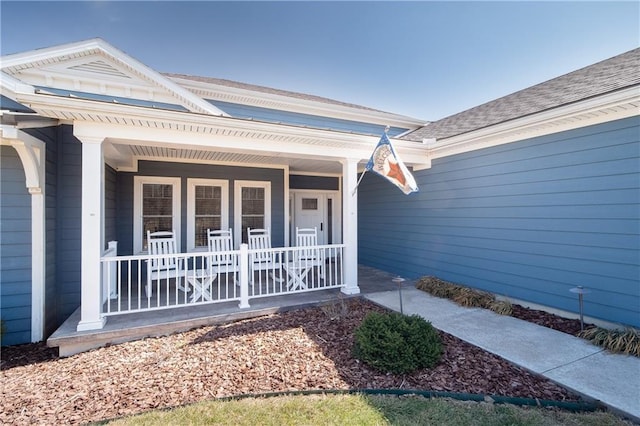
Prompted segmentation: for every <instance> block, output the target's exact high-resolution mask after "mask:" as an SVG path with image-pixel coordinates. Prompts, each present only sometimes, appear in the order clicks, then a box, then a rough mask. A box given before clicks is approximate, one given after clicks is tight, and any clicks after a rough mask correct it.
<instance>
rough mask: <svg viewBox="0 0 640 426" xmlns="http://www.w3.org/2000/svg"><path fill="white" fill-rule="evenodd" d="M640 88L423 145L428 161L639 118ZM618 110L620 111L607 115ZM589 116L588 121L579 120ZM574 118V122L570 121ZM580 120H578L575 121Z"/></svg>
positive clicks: (606, 95)
mask: <svg viewBox="0 0 640 426" xmlns="http://www.w3.org/2000/svg"><path fill="white" fill-rule="evenodd" d="M639 104H640V87H639V86H634V87H631V88H627V89H623V90H619V91H616V92H612V93H608V94H605V95H602V96H598V97H596V98H592V99H587V100H584V101H581V102H576V103H573V104H569V105H565V106H561V107H558V108H553V109H550V110H548V111H543V112H540V113H537V114H533V115H531V116H527V117H522V118H518V119H514V120H510V121H507V122H505V123H500V124H496V125H494V126H490V127H486V128H484V129H479V130H476V131H472V132H469V133H465V134H462V135H458V136H453V137H450V138H444V139H438V140H437V141H435V142H431V141H428V140H427V142H431V143H425V145H426V146H427V147H428V148H429V155H430V157H431V158H441V157H446V156H449V155H454V154H461V153H464V152H469V151H475V150H478V149H484V148H490V147H492V146H498V145H502V144H505V143H510V142H516V141H519V140H523V139H529V138H533V137H538V136H544V135H547V134H551V133H557V132H560V131H566V130H571V129H576V128H580V127H585V126H589V125H594V124H601V123H606V122H608V121H613V120H618V119H622V118H626V117H632V116H637V115H640V109H639V108H638V105H639ZM616 107H623V108H620V110H619V111H614V112H611V111H607V110H611V109H615V108H616ZM589 114H591V115H592V117H590V118H588V119H587V118H580V116H586V115H589ZM572 118H575V120H572ZM578 118H579V119H578Z"/></svg>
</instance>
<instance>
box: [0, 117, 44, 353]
mask: <svg viewBox="0 0 640 426" xmlns="http://www.w3.org/2000/svg"><path fill="white" fill-rule="evenodd" d="M1 130H2V132H1V135H2V138H0V144H1V145H9V146H12V147H13V148H14V149H15V150H16V152H17V153H18V157H20V161H21V162H22V167H23V168H24V174H25V180H26V182H25V184H26V186H27V189H28V191H29V194H31V265H32V267H31V341H32V342H39V341H40V340H42V338H43V336H44V316H45V313H44V306H45V303H44V299H45V279H46V259H45V247H46V228H45V200H44V188H45V169H44V164H45V145H44V142H42V141H41V140H39V139H37V138H35V137H33V136H31V135H29V134H27V133H25V132H24V131H23V130H19V129H18V128H16V127H15V126H6V125H3V126H2V128H1Z"/></svg>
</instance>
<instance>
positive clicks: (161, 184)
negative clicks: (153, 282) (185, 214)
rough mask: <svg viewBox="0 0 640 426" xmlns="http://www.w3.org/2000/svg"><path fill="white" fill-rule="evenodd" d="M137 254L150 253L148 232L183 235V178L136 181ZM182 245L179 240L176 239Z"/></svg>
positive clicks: (154, 178) (142, 179)
mask: <svg viewBox="0 0 640 426" xmlns="http://www.w3.org/2000/svg"><path fill="white" fill-rule="evenodd" d="M133 195H134V218H135V220H134V251H135V252H144V251H146V250H147V231H149V232H157V231H174V232H175V233H176V237H178V236H179V233H180V178H163V177H145V176H136V177H135V178H134V194H133ZM177 240H178V244H179V238H177Z"/></svg>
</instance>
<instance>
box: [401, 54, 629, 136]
mask: <svg viewBox="0 0 640 426" xmlns="http://www.w3.org/2000/svg"><path fill="white" fill-rule="evenodd" d="M638 84H640V48H638V49H634V50H631V51H629V52H626V53H623V54H621V55H618V56H614V57H613V58H610V59H606V60H604V61H601V62H598V63H596V64H593V65H590V66H587V67H585V68H581V69H579V70H577V71H573V72H571V73H569V74H565V75H563V76H560V77H556V78H554V79H551V80H548V81H546V82H544V83H540V84H537V85H535V86H531V87H529V88H526V89H523V90H520V91H518V92H515V93H512V94H510V95H507V96H504V97H502V98H498V99H496V100H493V101H490V102H487V103H485V104H482V105H479V106H476V107H474V108H471V109H468V110H466V111H463V112H460V113H458V114H454V115H451V116H449V117H445V118H443V119H441V120H438V121H434V122H432V123H430V124H428V125H426V126H423V127H421V128H420V129H417V130H415V131H413V132H411V133H409V134H407V135H405V136H404V137H403V139H406V140H411V141H421V140H423V139H428V138H436V139H444V138H448V137H452V136H456V135H460V134H463V133H468V132H471V131H474V130H478V129H482V128H485V127H488V126H492V125H495V124H499V123H504V122H506V121H509V120H513V119H516V118H520V117H525V116H527V115H531V114H535V113H539V112H542V111H546V110H549V109H553V108H557V107H560V106H563V105H567V104H571V103H573V102H578V101H583V100H586V99H589V98H592V97H595V96H599V95H603V94H606V93H610V92H613V91H616V90H620V89H624V88H627V87H631V86H634V85H638Z"/></svg>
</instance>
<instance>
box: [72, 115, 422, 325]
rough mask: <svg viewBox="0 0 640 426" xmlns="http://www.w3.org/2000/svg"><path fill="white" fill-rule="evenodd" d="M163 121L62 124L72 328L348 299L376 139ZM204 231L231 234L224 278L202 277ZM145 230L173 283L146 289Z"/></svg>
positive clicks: (415, 152) (410, 154) (414, 150)
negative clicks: (313, 297)
mask: <svg viewBox="0 0 640 426" xmlns="http://www.w3.org/2000/svg"><path fill="white" fill-rule="evenodd" d="M174 115H175V113H173V114H172V117H171V119H170V120H169V119H166V120H157V121H156V122H154V125H153V126H151V125H149V126H148V127H147V126H132V125H128V124H104V123H88V122H76V123H74V127H73V135H74V136H75V137H76V138H77V139H78V140H79V141H80V142H81V146H82V191H81V192H82V193H81V205H82V208H81V216H82V220H81V247H82V249H81V265H80V266H81V304H80V319H79V321H78V322H77V331H89V330H97V329H101V328H103V327H105V324H106V322H107V321H112V318H113V317H115V316H118V315H122V314H125V313H131V312H135V311H148V310H166V309H169V308H173V307H176V306H190V307H193V306H196V305H200V304H203V305H209V304H220V303H227V302H231V301H233V302H235V303H236V304H237V305H238V306H239V307H240V308H241V309H248V308H249V307H250V306H251V304H252V301H251V300H252V299H256V298H263V297H277V296H287V295H291V294H296V293H305V292H315V291H320V290H326V289H339V290H340V291H341V292H342V293H344V294H347V295H351V294H357V293H359V292H360V289H359V287H358V267H357V259H358V254H357V243H358V235H357V228H358V224H357V221H358V211H357V191H356V188H357V180H358V173H359V171H361V170H362V167H363V165H364V163H366V161H367V159H368V157H369V156H370V154H371V152H372V150H373V147H375V145H376V143H377V139H378V138H377V137H375V136H363V135H356V134H352V133H344V132H335V131H329V130H323V129H307V128H300V127H289V126H282V125H274V124H266V123H253V122H247V121H245V120H239V121H234V120H229V119H227V118H225V119H221V118H219V117H214V118H211V117H208V118H207V121H208V122H207V123H204V122H202V123H199V125H195V124H194V123H189V124H187V123H184V122H180V121H176V120H175V117H174ZM219 120H224V121H219ZM210 121H215V123H209V122H210ZM249 130H250V131H249ZM406 148H407V149H406V150H407V152H406V155H405V158H407V159H408V160H409V161H412V162H414V163H417V162H418V160H420V161H422V162H425V161H426V160H425V159H424V157H423V149H422V147H415V146H414V145H411V146H410V147H409V146H408V147H406ZM294 176H296V177H298V179H293V177H294ZM314 212H315V213H314ZM299 225H300V226H303V227H312V228H316V229H317V230H318V232H319V234H318V240H317V244H314V247H313V250H314V251H316V252H317V253H319V254H320V256H319V257H320V258H322V265H318V264H316V265H311V266H310V265H307V264H301V263H300V262H299V261H298V260H296V259H298V258H300V254H301V249H300V248H299V247H296V246H298V245H299V244H296V242H295V238H294V233H295V229H296V228H297V227H298V226H299ZM208 228H210V229H219V230H227V229H228V230H229V231H230V232H231V233H232V234H233V244H232V246H233V249H234V250H232V252H230V253H227V255H229V256H231V257H233V258H234V265H236V267H237V269H235V270H234V273H233V274H230V273H224V274H212V273H210V272H207V267H206V265H207V259H208V258H209V257H211V256H213V255H214V253H212V252H211V251H210V250H208V249H207V247H206V244H207V243H206V238H205V237H204V234H205V233H206V232H207V229H208ZM250 228H266V229H267V230H269V232H270V233H271V236H272V240H273V246H271V245H270V246H269V247H268V250H267V252H268V254H269V255H271V256H272V257H273V258H276V259H278V260H277V262H275V263H276V264H277V265H276V266H274V268H273V269H271V270H265V269H264V268H262V269H260V270H258V271H255V270H254V269H255V268H254V266H253V265H254V262H253V261H252V260H251V258H252V257H254V256H256V255H258V254H259V253H258V252H257V251H256V250H252V249H251V247H247V246H246V243H247V233H248V232H247V231H248V230H249V229H250ZM156 231H171V232H172V233H173V234H174V235H175V237H176V245H177V250H176V251H175V252H174V253H172V254H171V255H170V256H169V257H168V258H169V259H170V260H177V261H179V262H178V263H180V264H181V265H182V266H180V268H181V270H180V274H179V277H177V278H178V279H175V278H176V277H174V276H171V277H169V276H167V277H166V279H164V280H158V281H157V282H154V283H153V284H151V283H149V274H150V272H149V270H148V265H149V263H150V262H152V261H153V260H154V258H153V256H152V257H149V252H148V241H147V236H148V235H149V234H148V232H156ZM165 257H166V256H165ZM156 260H157V259H156ZM154 286H155V292H154V291H153V289H154Z"/></svg>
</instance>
